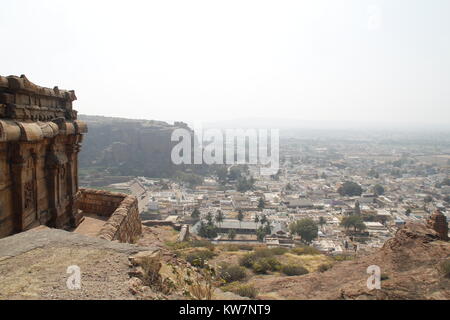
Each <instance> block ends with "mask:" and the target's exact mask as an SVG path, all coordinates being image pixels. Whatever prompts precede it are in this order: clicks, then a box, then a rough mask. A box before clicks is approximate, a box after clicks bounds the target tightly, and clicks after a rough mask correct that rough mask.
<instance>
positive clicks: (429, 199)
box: [423, 195, 433, 203]
mask: <svg viewBox="0 0 450 320" xmlns="http://www.w3.org/2000/svg"><path fill="white" fill-rule="evenodd" d="M432 201H433V198H432V197H431V196H430V195H428V196H426V197H425V198H424V199H423V202H425V203H431V202H432Z"/></svg>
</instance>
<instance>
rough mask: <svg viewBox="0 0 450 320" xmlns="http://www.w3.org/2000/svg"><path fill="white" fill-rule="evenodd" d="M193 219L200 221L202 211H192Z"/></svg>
mask: <svg viewBox="0 0 450 320" xmlns="http://www.w3.org/2000/svg"><path fill="white" fill-rule="evenodd" d="M191 217H192V218H194V219H198V218H199V217H200V211H199V210H198V209H197V208H195V209H194V211H192V214H191Z"/></svg>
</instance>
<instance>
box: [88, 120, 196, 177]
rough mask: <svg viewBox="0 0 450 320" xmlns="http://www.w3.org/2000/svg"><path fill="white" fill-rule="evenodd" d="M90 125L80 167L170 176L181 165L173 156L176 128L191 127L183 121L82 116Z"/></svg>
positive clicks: (179, 168) (143, 174) (119, 172)
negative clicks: (173, 137) (170, 122)
mask: <svg viewBox="0 0 450 320" xmlns="http://www.w3.org/2000/svg"><path fill="white" fill-rule="evenodd" d="M80 118H81V119H83V121H85V122H86V123H87V124H88V125H89V135H88V136H87V137H86V140H85V143H84V147H83V152H82V153H81V154H80V165H81V167H86V168H89V167H91V166H99V167H108V168H109V170H113V171H114V174H116V175H121V176H147V177H169V176H171V175H172V174H173V173H174V172H175V171H176V170H182V169H183V167H182V166H176V165H174V164H173V161H172V160H171V153H172V149H173V147H174V146H175V145H176V144H178V142H173V141H171V136H172V133H173V131H174V130H176V129H177V128H185V129H188V130H190V129H189V128H188V127H187V125H186V124H184V123H175V124H174V125H170V124H168V123H165V122H162V121H150V120H131V119H121V118H108V117H97V116H86V115H81V116H80Z"/></svg>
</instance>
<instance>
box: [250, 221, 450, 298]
mask: <svg viewBox="0 0 450 320" xmlns="http://www.w3.org/2000/svg"><path fill="white" fill-rule="evenodd" d="M449 258H450V242H444V241H440V240H439V238H438V236H437V234H436V233H435V232H434V231H433V230H432V229H428V228H426V227H425V226H424V225H422V224H408V225H407V226H406V227H404V228H403V229H400V230H399V231H398V232H397V234H396V235H395V237H394V238H392V239H390V240H388V241H387V242H386V243H385V245H384V246H383V248H382V249H380V250H379V251H378V252H376V253H374V254H371V255H368V256H362V257H359V258H357V259H355V260H352V261H344V262H340V263H337V264H335V265H334V266H333V268H332V269H330V270H329V271H326V272H323V273H318V272H316V273H311V274H308V275H304V276H298V277H274V278H270V279H263V280H259V281H258V282H257V283H256V282H255V283H254V285H255V287H257V288H258V290H259V293H260V294H259V296H258V298H261V299H265V298H268V299H269V298H270V299H302V300H303V299H349V300H353V299H356V300H359V299H364V300H365V299H390V300H392V299H401V300H404V299H444V300H448V299H450V279H449V278H448V277H446V276H445V275H444V274H443V273H442V271H441V270H440V266H441V265H442V263H443V262H444V261H445V260H448V259H449ZM371 265H377V266H379V267H380V268H381V279H382V282H381V289H380V290H369V289H368V288H367V279H368V277H369V275H368V274H367V273H366V270H367V267H369V266H371Z"/></svg>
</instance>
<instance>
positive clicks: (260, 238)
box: [256, 227, 266, 242]
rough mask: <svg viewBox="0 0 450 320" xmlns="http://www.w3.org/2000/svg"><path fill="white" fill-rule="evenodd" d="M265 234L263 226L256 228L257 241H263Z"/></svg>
mask: <svg viewBox="0 0 450 320" xmlns="http://www.w3.org/2000/svg"><path fill="white" fill-rule="evenodd" d="M265 236H266V232H265V231H264V228H263V227H259V228H258V229H257V230H256V238H257V239H258V241H259V242H263V241H264V237H265Z"/></svg>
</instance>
